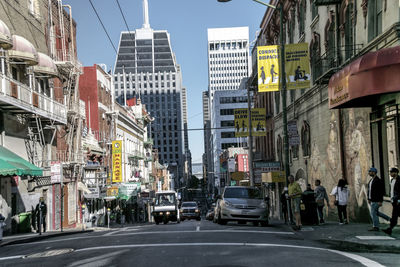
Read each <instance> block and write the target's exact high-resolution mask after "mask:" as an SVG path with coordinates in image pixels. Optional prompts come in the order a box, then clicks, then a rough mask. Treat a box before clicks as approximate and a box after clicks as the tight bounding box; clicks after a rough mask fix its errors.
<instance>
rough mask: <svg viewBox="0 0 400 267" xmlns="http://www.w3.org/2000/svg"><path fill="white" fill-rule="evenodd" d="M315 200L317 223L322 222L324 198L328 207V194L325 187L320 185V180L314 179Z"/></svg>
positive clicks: (323, 221)
mask: <svg viewBox="0 0 400 267" xmlns="http://www.w3.org/2000/svg"><path fill="white" fill-rule="evenodd" d="M314 193H315V201H316V202H317V210H318V216H319V223H320V224H324V223H325V220H324V207H325V200H326V205H327V206H328V208H329V197H328V194H327V193H326V189H325V187H323V186H322V185H321V180H315V189H314Z"/></svg>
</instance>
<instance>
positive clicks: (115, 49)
mask: <svg viewBox="0 0 400 267" xmlns="http://www.w3.org/2000/svg"><path fill="white" fill-rule="evenodd" d="M89 2H90V4H91V5H92V8H93V11H94V13H96V16H97V18H98V19H99V21H100V24H101V26H102V27H103V30H104V32H105V33H106V35H107V37H108V40H109V41H110V43H111V45H112V47H113V48H114V51H115V54H118V52H117V48H115V45H114V43H113V42H112V40H111V38H110V35H109V34H108V32H107V30H106V27H105V26H104V24H103V21H101V18H100V16H99V13H97V10H96V8H95V7H94V5H93V3H92V0H89Z"/></svg>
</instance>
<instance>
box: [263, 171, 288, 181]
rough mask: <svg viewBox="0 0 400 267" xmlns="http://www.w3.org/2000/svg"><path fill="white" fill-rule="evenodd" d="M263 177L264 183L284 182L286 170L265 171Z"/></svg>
mask: <svg viewBox="0 0 400 267" xmlns="http://www.w3.org/2000/svg"><path fill="white" fill-rule="evenodd" d="M261 179H262V182H263V183H284V182H285V181H286V176H285V172H284V171H275V172H263V173H262V174H261Z"/></svg>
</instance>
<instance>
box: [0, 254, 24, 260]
mask: <svg viewBox="0 0 400 267" xmlns="http://www.w3.org/2000/svg"><path fill="white" fill-rule="evenodd" d="M23 256H25V255H17V256H10V257H3V258H0V261H6V260H14V259H21V258H22V257H23Z"/></svg>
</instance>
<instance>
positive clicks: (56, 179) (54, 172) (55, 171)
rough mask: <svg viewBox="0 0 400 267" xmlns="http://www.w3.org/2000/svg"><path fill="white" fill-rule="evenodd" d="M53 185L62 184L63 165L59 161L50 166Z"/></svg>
mask: <svg viewBox="0 0 400 267" xmlns="http://www.w3.org/2000/svg"><path fill="white" fill-rule="evenodd" d="M50 175H51V183H52V184H58V183H61V163H60V162H59V161H57V162H52V163H51V166H50Z"/></svg>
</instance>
